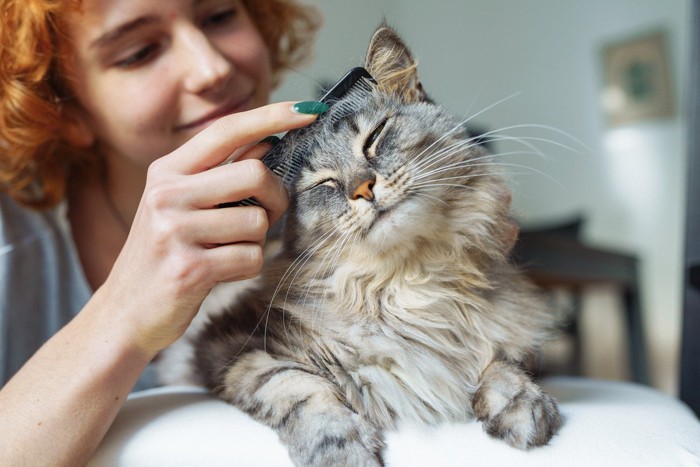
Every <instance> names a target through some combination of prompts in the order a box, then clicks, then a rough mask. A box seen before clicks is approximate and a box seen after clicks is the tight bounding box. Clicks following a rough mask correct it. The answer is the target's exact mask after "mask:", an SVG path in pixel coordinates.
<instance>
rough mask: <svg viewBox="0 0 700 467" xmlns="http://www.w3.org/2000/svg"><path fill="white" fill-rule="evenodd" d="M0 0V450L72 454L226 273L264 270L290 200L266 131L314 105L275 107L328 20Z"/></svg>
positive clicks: (264, 8)
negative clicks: (271, 232) (269, 153)
mask: <svg viewBox="0 0 700 467" xmlns="http://www.w3.org/2000/svg"><path fill="white" fill-rule="evenodd" d="M0 5H2V14H1V15H0V18H2V19H0V21H2V23H3V24H2V25H1V26H0V31H2V32H1V33H0V34H2V36H3V37H2V51H1V52H0V58H1V60H0V62H1V63H2V65H0V66H1V70H0V102H1V103H0V105H1V106H2V110H1V111H0V112H1V114H2V115H1V121H0V164H1V165H0V187H2V190H3V191H4V193H0V235H1V238H0V241H1V242H2V243H0V278H1V279H0V281H1V285H0V287H2V293H3V295H2V301H3V302H2V305H1V306H0V320H1V321H0V339H2V341H0V345H1V346H2V349H0V365H1V366H0V377H2V381H3V383H4V382H5V380H6V379H7V378H9V377H10V376H12V375H14V376H12V378H11V379H10V380H9V382H7V384H5V385H4V387H3V388H2V390H1V391H0V439H2V440H3V441H2V448H1V449H0V464H1V465H43V464H48V463H50V464H52V465H64V464H65V465H76V464H80V463H84V462H85V461H86V460H87V459H88V458H89V456H90V454H91V453H92V452H93V451H94V449H95V448H96V446H97V445H98V443H99V441H100V440H101V438H102V437H103V436H104V433H105V432H106V430H107V429H108V428H109V425H110V424H111V422H112V421H113V419H114V417H115V415H116V413H117V412H118V410H119V408H120V406H121V404H122V402H123V401H124V399H125V398H126V395H127V394H128V393H129V391H130V390H131V389H132V387H133V386H134V384H135V383H136V381H137V379H138V378H139V375H140V374H141V373H142V371H143V370H144V369H145V368H146V366H147V365H148V363H149V362H150V361H151V360H152V359H153V358H154V356H155V355H156V354H157V353H158V352H159V351H160V350H162V349H163V348H165V347H167V346H168V345H169V344H171V343H172V342H173V341H175V340H176V339H177V338H178V337H179V336H180V335H182V333H183V332H184V331H185V329H186V328H187V326H188V324H189V323H190V321H191V320H192V318H193V317H194V316H195V314H196V313H197V310H198V308H199V306H200V304H201V303H202V301H203V300H204V298H205V297H206V296H207V294H208V293H209V291H210V290H211V289H212V287H214V286H215V285H216V284H218V283H220V282H224V281H232V280H238V279H243V278H248V277H251V276H254V275H256V274H257V272H258V271H259V269H260V267H261V263H262V253H261V250H262V244H263V242H264V238H265V234H266V232H267V229H268V227H269V226H270V225H272V224H273V223H274V222H276V221H277V220H278V219H279V218H280V216H281V215H282V213H283V211H284V210H285V209H286V206H287V198H286V193H285V191H284V189H283V187H282V186H281V184H280V183H279V181H278V180H277V179H276V178H275V177H274V175H272V174H271V172H270V171H268V170H266V169H265V167H264V166H263V165H262V163H261V162H260V161H259V160H258V159H259V158H260V157H261V156H262V154H263V153H264V152H265V151H266V150H267V149H269V144H254V143H256V142H257V141H260V140H261V139H263V138H264V137H265V136H267V135H273V134H275V133H279V132H282V131H286V130H289V129H292V128H297V127H300V126H303V125H306V124H308V123H310V122H311V121H313V119H314V118H315V117H314V114H316V113H318V112H319V110H317V106H314V105H311V109H309V105H308V104H307V103H297V104H295V105H294V106H293V105H292V103H280V104H273V105H265V104H266V103H267V100H268V98H269V94H270V91H271V89H272V88H273V87H274V86H275V85H276V84H277V82H278V80H279V77H280V75H281V72H282V70H283V69H284V68H285V67H289V66H291V65H294V64H296V63H298V61H299V60H300V59H302V58H304V56H305V53H304V52H305V50H306V48H307V46H308V45H309V44H308V42H309V40H310V37H311V35H312V33H313V31H314V30H315V28H316V25H317V21H316V17H315V14H314V11H313V10H310V9H308V7H303V6H301V5H298V4H297V3H296V2H295V1H293V0H266V1H265V2H260V1H256V0H150V1H143V0H83V1H69V0H63V1H59V0H29V1H28V0H22V1H19V0H1V2H0ZM312 104H313V103H312ZM229 156H232V157H231V159H233V160H234V162H232V163H230V164H225V165H221V164H222V162H224V161H225V160H227V159H229ZM248 197H255V198H256V199H257V200H258V201H259V202H260V205H261V206H262V207H260V208H258V207H236V208H226V209H217V208H216V206H217V205H218V204H220V203H222V202H226V201H233V200H239V199H244V198H248ZM93 291H94V293H93ZM59 329H60V331H59ZM57 331H58V332H57ZM54 333H55V334H54ZM52 334H54V335H53V337H51V338H50V339H49V340H48V341H47V342H46V343H45V344H43V345H41V344H42V342H43V341H44V340H45V339H46V338H48V337H49V336H50V335H52ZM40 345H41V348H39V350H38V351H36V349H37V348H38V347H39V346H40ZM34 351H36V353H34V354H33V356H32V353H33V352H34ZM30 356H31V358H30ZM27 359H28V361H26V360H27ZM25 361H26V363H25Z"/></svg>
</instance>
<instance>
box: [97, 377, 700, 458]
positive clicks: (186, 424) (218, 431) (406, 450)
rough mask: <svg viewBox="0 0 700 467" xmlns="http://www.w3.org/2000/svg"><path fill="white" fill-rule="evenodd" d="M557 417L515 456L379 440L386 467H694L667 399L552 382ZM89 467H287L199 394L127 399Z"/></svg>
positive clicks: (693, 427) (271, 441)
mask: <svg viewBox="0 0 700 467" xmlns="http://www.w3.org/2000/svg"><path fill="white" fill-rule="evenodd" d="M544 386H545V388H546V390H547V391H548V392H549V393H550V394H552V395H553V396H555V397H556V398H557V400H558V401H559V404H560V409H561V412H562V414H563V416H564V419H565V420H564V425H563V427H562V429H561V431H560V433H559V434H558V435H557V436H556V437H555V438H554V439H553V440H552V441H551V442H550V444H549V445H547V446H545V447H541V448H535V449H532V450H530V451H518V450H516V449H513V448H511V447H509V446H507V445H506V444H505V443H503V442H502V441H499V440H494V439H491V438H490V437H489V436H488V435H487V434H486V433H485V432H484V431H483V430H482V428H481V423H479V422H471V423H461V424H450V425H443V426H438V427H416V426H403V427H401V428H400V429H399V430H398V431H396V432H390V433H388V434H387V444H388V448H387V451H386V453H385V458H386V460H387V464H388V465H389V466H467V465H468V466H478V465H486V466H557V467H559V466H608V465H610V466H635V467H639V466H653V467H658V466H698V465H700V422H699V421H698V419H697V418H696V417H695V415H694V414H693V413H692V412H691V411H690V409H689V408H688V407H687V406H685V405H684V404H683V403H681V402H680V401H678V400H677V399H674V398H672V397H670V396H667V395H664V394H662V393H660V392H658V391H656V390H653V389H651V388H648V387H645V386H640V385H636V384H632V383H621V382H610V381H594V380H589V379H583V378H553V379H549V380H546V381H545V383H544ZM89 465H90V466H92V467H95V466H129V467H142V466H144V467H145V466H158V467H161V466H203V467H204V466H206V467H216V466H224V465H225V466H231V465H236V466H256V467H257V466H288V465H291V462H290V460H289V457H288V455H287V452H286V450H285V448H284V446H283V445H282V444H281V443H280V442H279V440H278V438H277V435H276V434H275V432H274V431H272V430H271V429H269V428H267V427H266V426H264V425H262V424H260V423H257V422H255V421H254V420H253V419H251V418H250V417H249V416H248V415H246V414H245V413H243V412H241V411H239V410H237V409H236V408H234V407H232V406H230V405H228V404H226V403H224V402H222V401H219V400H218V399H216V398H214V397H212V396H210V395H209V394H207V393H206V391H204V390H202V389H199V388H187V387H164V388H158V389H152V390H148V391H142V392H140V393H134V394H132V395H131V396H130V397H129V400H128V401H127V402H126V404H125V405H124V408H123V409H122V410H121V412H120V414H119V416H118V417H117V419H116V421H115V423H114V425H113V426H112V428H111V429H110V431H109V433H108V434H107V437H106V438H105V440H104V441H103V443H102V445H101V446H100V448H99V450H98V451H97V453H96V454H95V456H94V458H93V459H92V461H91V463H90V464H89Z"/></svg>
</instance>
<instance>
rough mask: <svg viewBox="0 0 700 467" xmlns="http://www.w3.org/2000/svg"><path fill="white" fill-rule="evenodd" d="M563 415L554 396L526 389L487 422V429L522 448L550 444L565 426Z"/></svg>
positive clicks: (490, 432)
mask: <svg viewBox="0 0 700 467" xmlns="http://www.w3.org/2000/svg"><path fill="white" fill-rule="evenodd" d="M561 422H562V420H561V415H560V414H559V408H558V407H557V403H556V401H555V400H554V398H553V397H551V396H550V395H549V394H546V393H543V392H541V391H537V392H536V393H533V392H528V391H523V392H521V393H520V394H518V395H517V396H516V397H514V398H513V399H512V400H511V401H510V403H509V404H508V405H506V406H505V407H504V408H503V409H502V410H501V411H500V412H499V413H498V414H497V415H496V416H494V417H492V418H490V419H486V420H485V421H484V429H485V430H486V432H487V433H488V434H489V435H491V436H493V437H495V438H499V439H502V440H504V441H505V442H506V443H508V444H509V445H511V446H513V447H515V448H518V449H528V448H532V447H536V446H542V445H544V444H547V443H548V442H549V440H551V439H552V437H553V436H554V434H555V433H556V432H557V430H558V429H559V427H560V426H561Z"/></svg>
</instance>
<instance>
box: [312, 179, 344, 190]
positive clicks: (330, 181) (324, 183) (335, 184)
mask: <svg viewBox="0 0 700 467" xmlns="http://www.w3.org/2000/svg"><path fill="white" fill-rule="evenodd" d="M319 186H328V187H331V188H338V180H336V179H335V178H326V179H325V180H321V181H320V182H318V183H316V184H315V185H314V187H319Z"/></svg>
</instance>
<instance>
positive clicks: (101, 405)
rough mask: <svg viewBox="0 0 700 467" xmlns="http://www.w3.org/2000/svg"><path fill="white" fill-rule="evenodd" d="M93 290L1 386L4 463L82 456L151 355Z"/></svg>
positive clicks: (0, 459) (80, 459) (74, 460)
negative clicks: (81, 306) (75, 312)
mask: <svg viewBox="0 0 700 467" xmlns="http://www.w3.org/2000/svg"><path fill="white" fill-rule="evenodd" d="M103 302H106V300H104V298H103V297H102V295H101V294H100V293H99V291H98V293H96V294H95V296H94V297H93V299H92V300H90V302H88V304H87V305H86V306H85V308H84V309H83V310H82V311H81V312H80V314H79V315H78V316H77V317H76V318H75V319H73V321H71V322H70V323H69V324H68V325H66V326H65V327H64V328H63V329H62V330H61V331H60V332H58V333H57V334H56V335H55V336H54V337H52V338H51V339H50V340H49V341H48V342H46V344H44V346H42V348H41V349H40V350H39V351H38V352H37V353H36V354H35V355H34V356H33V357H32V358H31V359H30V360H29V361H28V362H27V363H26V364H25V365H24V366H23V367H22V368H21V369H20V371H18V372H17V374H16V375H15V376H14V377H13V378H12V379H11V380H10V381H9V382H8V383H7V384H6V385H5V386H4V387H3V388H2V390H0V440H1V441H0V465H31V466H39V465H71V466H74V465H82V464H85V463H86V462H87V461H88V460H89V458H90V456H91V454H92V453H93V452H94V450H95V449H96V448H97V446H98V444H99V442H100V440H101V439H102V438H103V437H104V435H105V433H106V432H107V429H108V428H109V426H110V424H111V423H112V422H113V420H114V418H115V417H116V415H117V412H118V411H119V408H120V407H121V405H122V404H123V402H124V400H125V399H126V396H127V395H128V394H129V392H130V390H131V388H132V387H133V385H134V384H135V382H136V380H137V379H138V377H139V375H140V373H141V372H142V371H143V369H144V368H145V367H146V365H147V364H148V362H149V361H150V360H151V358H152V357H153V355H151V354H149V353H148V352H146V351H144V350H142V349H139V348H138V347H136V346H135V345H133V344H132V340H131V332H132V331H133V330H130V329H129V328H128V326H127V325H126V323H123V322H120V321H119V315H120V313H119V311H120V310H116V309H112V308H111V305H110V304H109V303H103Z"/></svg>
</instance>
